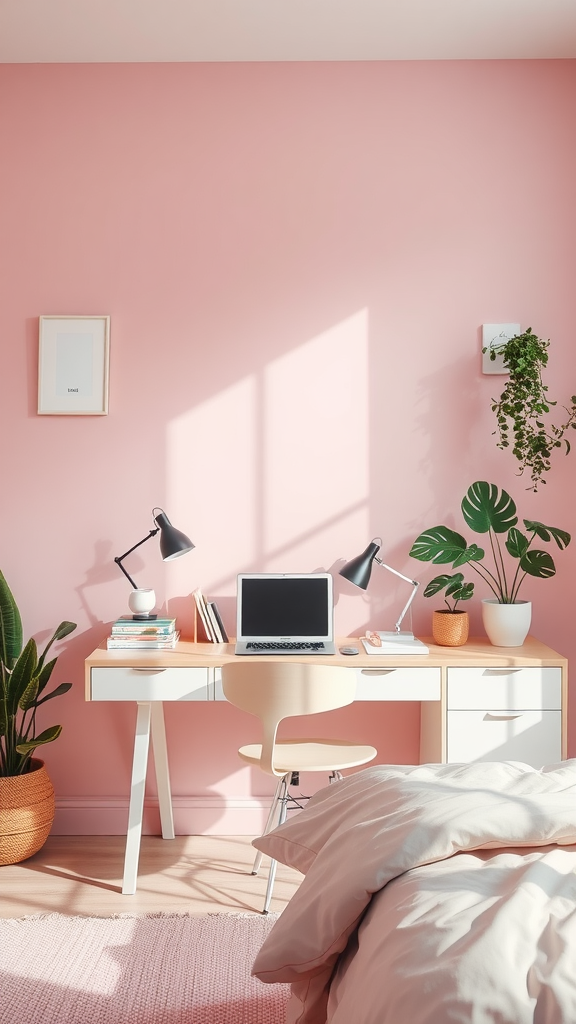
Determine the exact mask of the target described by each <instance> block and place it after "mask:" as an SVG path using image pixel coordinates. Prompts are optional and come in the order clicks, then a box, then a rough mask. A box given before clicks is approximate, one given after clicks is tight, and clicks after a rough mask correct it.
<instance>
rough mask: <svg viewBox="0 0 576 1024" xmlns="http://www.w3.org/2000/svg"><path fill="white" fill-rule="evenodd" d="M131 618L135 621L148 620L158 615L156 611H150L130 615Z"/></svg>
mask: <svg viewBox="0 0 576 1024" xmlns="http://www.w3.org/2000/svg"><path fill="white" fill-rule="evenodd" d="M132 618H133V619H134V620H135V621H136V622H150V621H151V620H152V619H157V618H158V615H157V613H156V612H151V613H150V615H132Z"/></svg>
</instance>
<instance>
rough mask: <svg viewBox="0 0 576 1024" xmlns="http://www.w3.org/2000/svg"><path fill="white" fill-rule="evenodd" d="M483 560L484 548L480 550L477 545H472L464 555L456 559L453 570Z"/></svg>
mask: <svg viewBox="0 0 576 1024" xmlns="http://www.w3.org/2000/svg"><path fill="white" fill-rule="evenodd" d="M483 558H484V548H479V547H478V545H477V544H470V545H469V546H468V547H467V548H466V550H465V551H463V552H462V554H460V555H458V557H457V558H455V559H454V561H453V563H452V568H453V569H456V568H457V567H458V566H459V565H466V564H467V563H468V562H481V561H482V559H483Z"/></svg>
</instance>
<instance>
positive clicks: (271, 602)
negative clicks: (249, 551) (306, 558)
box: [235, 572, 336, 655]
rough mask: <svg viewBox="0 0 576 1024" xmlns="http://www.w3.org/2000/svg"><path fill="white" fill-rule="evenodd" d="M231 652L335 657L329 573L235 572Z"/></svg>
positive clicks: (330, 577)
mask: <svg viewBox="0 0 576 1024" xmlns="http://www.w3.org/2000/svg"><path fill="white" fill-rule="evenodd" d="M235 653H236V654H250V655H252V654H306V655H308V654H335V653H336V647H335V644H334V599H333V582H332V576H331V575H330V573H329V572H315V573H283V574H280V573H241V574H240V575H239V576H238V590H237V626H236V649H235Z"/></svg>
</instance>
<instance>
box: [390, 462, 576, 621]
mask: <svg viewBox="0 0 576 1024" xmlns="http://www.w3.org/2000/svg"><path fill="white" fill-rule="evenodd" d="M461 508H462V515H463V516H464V520H465V522H466V524H467V526H469V527H470V529H471V530H473V531H474V532H475V533H479V534H487V539H488V544H489V552H488V554H489V556H490V557H491V567H489V566H488V565H486V564H485V559H486V557H487V555H486V552H485V551H484V549H483V548H480V547H478V545H477V544H474V543H472V544H469V543H468V542H467V541H466V540H465V538H464V537H463V536H461V534H459V533H456V531H455V530H451V529H450V528H449V527H448V526H434V527H432V529H430V530H425V531H424V532H423V533H421V534H420V536H419V537H417V538H416V540H415V541H414V544H413V545H412V548H411V550H410V554H411V556H412V557H413V558H418V559H419V560H420V561H421V562H432V563H433V564H451V565H452V568H453V569H456V568H458V567H460V566H463V565H469V566H470V568H471V569H473V570H474V572H476V573H477V574H478V575H479V576H480V577H481V578H482V579H483V580H484V581H485V582H486V583H487V584H488V586H489V587H490V590H491V591H492V593H493V594H494V596H495V597H496V598H497V600H498V601H499V603H500V604H514V603H515V602H516V601H517V600H518V591H519V590H520V587H521V585H522V582H523V580H524V579H525V578H526V576H535V577H536V578H537V579H541V580H544V579H549V578H550V577H551V576H554V574H555V572H556V566H555V565H554V561H553V559H552V557H551V555H550V554H549V553H548V552H547V551H542V550H540V549H539V548H535V547H533V546H532V545H533V543H534V541H535V540H536V538H538V540H541V541H544V543H549V542H550V541H554V542H555V543H556V545H557V546H558V547H559V548H560V550H561V551H562V550H563V549H564V548H566V547H567V546H568V544H569V543H570V539H571V538H570V534H569V533H566V531H565V530H559V529H558V528H557V527H555V526H545V525H544V524H543V523H539V522H536V521H535V520H531V519H524V520H523V524H524V530H519V529H518V527H517V523H518V516H517V515H516V505H515V503H514V501H513V500H512V498H511V497H510V495H509V494H508V493H507V492H506V491H504V490H500V489H499V488H498V487H497V486H496V484H489V483H486V482H485V481H484V480H478V481H476V483H474V484H472V486H471V487H469V488H468V490H467V492H466V495H465V497H464V498H463V500H462V504H461ZM501 538H502V541H503V544H502V543H501ZM503 548H504V549H505V551H506V555H505V554H504V550H503ZM443 579H446V577H444V576H438V577H436V579H435V580H432V581H431V583H429V584H428V587H431V586H432V584H439V583H440V581H442V580H443ZM472 587H473V584H472ZM427 589H428V588H427ZM440 589H442V587H441V586H440V585H439V586H438V590H440ZM425 593H426V592H425ZM469 596H471V594H469Z"/></svg>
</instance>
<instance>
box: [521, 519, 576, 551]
mask: <svg viewBox="0 0 576 1024" xmlns="http://www.w3.org/2000/svg"><path fill="white" fill-rule="evenodd" d="M524 527H525V529H526V530H530V532H531V533H535V534H536V536H537V537H540V540H545V541H549V540H555V541H556V543H557V545H558V547H559V548H560V551H563V550H564V548H567V547H568V545H569V543H570V541H571V539H572V538H571V537H570V534H569V533H566V530H559V529H558V528H557V527H556V526H544V523H538V522H536V521H535V520H532V519H525V520H524Z"/></svg>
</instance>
